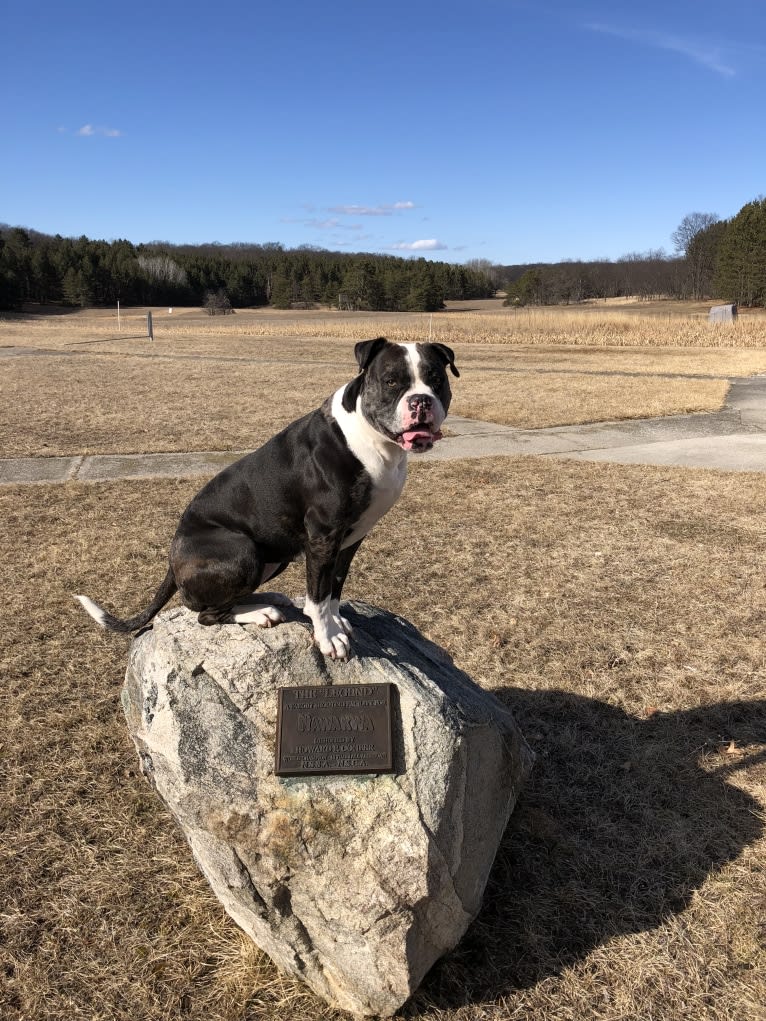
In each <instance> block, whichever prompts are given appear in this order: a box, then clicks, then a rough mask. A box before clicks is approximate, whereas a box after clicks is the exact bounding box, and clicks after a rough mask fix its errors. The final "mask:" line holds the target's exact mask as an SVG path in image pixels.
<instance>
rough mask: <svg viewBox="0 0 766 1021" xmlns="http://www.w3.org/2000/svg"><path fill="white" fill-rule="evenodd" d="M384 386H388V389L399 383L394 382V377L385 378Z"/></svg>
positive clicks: (393, 388) (392, 388) (394, 387)
mask: <svg viewBox="0 0 766 1021" xmlns="http://www.w3.org/2000/svg"><path fill="white" fill-rule="evenodd" d="M386 386H387V387H388V389H389V390H395V389H396V388H397V386H399V384H398V383H397V382H396V380H395V379H387V380H386Z"/></svg>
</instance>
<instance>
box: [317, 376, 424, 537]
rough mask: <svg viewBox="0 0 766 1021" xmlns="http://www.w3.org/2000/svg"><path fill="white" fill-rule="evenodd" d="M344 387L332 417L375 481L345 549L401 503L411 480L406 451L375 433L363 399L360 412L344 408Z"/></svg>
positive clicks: (334, 406)
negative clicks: (364, 412) (406, 483)
mask: <svg viewBox="0 0 766 1021" xmlns="http://www.w3.org/2000/svg"><path fill="white" fill-rule="evenodd" d="M344 389H345V387H341V388H340V389H339V390H337V391H336V392H335V394H334V395H333V399H332V414H333V418H334V419H335V421H336V422H337V423H338V425H339V426H340V429H341V432H342V433H343V435H344V436H345V438H346V443H348V446H349V450H350V451H351V452H352V453H353V454H355V455H356V457H358V458H359V460H360V461H361V462H362V464H363V465H364V468H365V470H366V471H367V474H368V475H369V476H370V479H371V481H372V493H371V494H370V505H369V507H368V508H367V509H366V510H365V512H364V513H363V514H362V516H361V517H360V518H359V520H358V521H357V522H356V524H355V525H354V528H353V529H352V531H351V532H350V533H349V535H347V536H346V538H345V539H344V542H343V548H344V549H345V548H346V547H347V546H351V545H352V544H353V543H355V542H358V541H359V540H360V539H363V538H364V536H365V535H367V533H368V532H369V531H370V529H371V528H372V527H373V526H374V525H375V524H376V523H377V522H378V521H379V520H380V519H381V518H382V517H383V515H384V514H385V513H386V512H387V511H389V510H390V509H391V508H392V507H393V505H394V504H395V503H396V501H397V500H398V499H399V497H400V496H401V493H402V489H403V488H404V483H405V481H406V478H407V454H406V452H405V451H404V450H402V448H401V447H400V446H399V445H398V444H397V443H394V441H393V440H389V439H388V437H387V436H383V435H382V433H379V432H378V431H377V429H373V427H372V426H371V425H370V423H369V422H368V421H367V419H366V418H365V417H364V415H363V414H362V411H361V407H360V402H361V398H359V399H358V400H357V404H356V411H346V409H345V408H344V407H343V391H344Z"/></svg>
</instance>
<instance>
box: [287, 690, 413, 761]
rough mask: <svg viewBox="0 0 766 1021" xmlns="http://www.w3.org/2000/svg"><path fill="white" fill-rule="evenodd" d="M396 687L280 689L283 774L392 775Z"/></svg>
mask: <svg viewBox="0 0 766 1021" xmlns="http://www.w3.org/2000/svg"><path fill="white" fill-rule="evenodd" d="M391 687H392V685H391V684H334V685H326V684H321V685H319V684H318V685H316V686H312V687H307V688H279V689H278V691H277V695H278V703H277V755H276V759H277V762H276V768H275V770H274V772H275V773H276V775H277V776H310V775H314V776H316V775H322V774H327V775H335V774H336V773H391V772H393V768H394V763H393V752H392V744H391Z"/></svg>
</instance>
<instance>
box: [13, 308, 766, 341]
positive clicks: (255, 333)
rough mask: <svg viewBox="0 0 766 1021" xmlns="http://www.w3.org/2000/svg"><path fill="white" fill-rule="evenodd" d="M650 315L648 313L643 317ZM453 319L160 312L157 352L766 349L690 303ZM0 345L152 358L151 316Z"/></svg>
mask: <svg viewBox="0 0 766 1021" xmlns="http://www.w3.org/2000/svg"><path fill="white" fill-rule="evenodd" d="M642 307H643V308H644V309H645V311H642V310H641V309H642ZM471 308H472V303H465V304H464V306H463V309H464V310H461V309H460V308H453V309H452V310H450V311H446V312H435V313H433V315H431V314H430V313H414V312H410V313H400V312H389V313H384V312H356V313H347V312H331V311H326V310H317V311H307V312H278V311H275V310H271V309H259V310H248V309H245V310H242V311H240V312H238V313H237V314H236V315H233V316H218V317H212V318H211V317H210V316H206V315H204V314H203V313H201V312H200V311H199V310H197V309H175V310H174V311H173V314H172V315H168V312H167V309H155V310H154V313H155V318H154V330H155V337H156V341H157V344H161V345H163V346H165V345H168V344H171V345H172V344H177V345H184V344H187V343H192V344H193V343H198V342H199V339H200V337H205V338H211V339H212V338H218V339H225V340H226V343H227V346H228V345H236V344H237V343H239V342H241V341H245V342H246V343H247V342H249V341H251V340H252V338H259V337H263V338H267V339H268V338H278V337H282V338H286V339H289V338H319V337H323V338H335V339H347V340H350V339H355V340H358V339H359V338H360V337H364V336H369V337H374V336H376V335H378V334H382V335H384V336H387V337H389V339H390V340H395V341H422V340H424V339H428V336H429V334H432V337H433V339H434V340H440V341H442V342H444V343H447V344H451V345H455V344H502V345H512V346H519V345H522V346H529V345H532V346H539V345H565V346H574V347H578V346H586V347H618V348H619V347H650V348H652V347H653V348H658V347H659V348H667V347H670V348H689V347H692V348H711V349H724V350H736V349H743V350H752V349H757V348H766V315H764V314H763V312H761V311H758V312H750V313H748V314H746V315H741V316H740V317H739V319H738V320H737V322H736V323H735V324H734V325H732V326H729V325H720V324H711V323H708V322H707V319H706V317H705V316H704V315H703V314H701V313H700V311H699V309H700V306H698V305H695V304H693V303H684V302H662V303H646V304H644V303H640V304H638V305H635V304H634V305H623V306H619V305H611V304H610V305H601V304H600V303H592V304H588V305H586V306H583V307H574V306H568V307H561V308H544V309H537V308H524V309H503V308H502V307H501V306H500V304H499V302H497V303H495V306H494V308H490V309H486V308H484V309H482V310H480V311H471V310H470V309H471ZM0 326H1V327H2V329H0V343H2V344H7V343H15V344H23V343H27V341H25V340H24V338H25V337H26V336H28V335H31V334H33V333H34V335H35V338H36V339H35V340H34V341H33V342H34V343H35V345H36V346H41V343H43V342H44V345H45V346H50V347H66V346H70V345H72V344H73V343H79V344H82V342H83V339H84V338H83V330H85V331H86V338H85V339H87V341H88V343H89V344H92V345H94V346H96V347H98V348H100V349H106V348H108V349H111V350H116V349H122V350H145V349H146V346H147V344H148V341H147V340H146V318H145V314H140V313H138V312H137V311H136V310H129V311H128V312H127V313H126V314H124V315H123V330H122V333H121V334H120V333H118V331H117V319H116V316H115V312H114V310H111V311H109V310H103V311H101V312H98V313H94V312H93V311H90V310H89V311H88V312H83V313H79V314H78V313H73V314H69V315H57V316H49V317H37V316H13V315H6V316H5V317H4V320H3V322H2V323H0Z"/></svg>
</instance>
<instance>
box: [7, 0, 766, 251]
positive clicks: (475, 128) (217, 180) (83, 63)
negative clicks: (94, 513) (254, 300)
mask: <svg viewBox="0 0 766 1021" xmlns="http://www.w3.org/2000/svg"><path fill="white" fill-rule="evenodd" d="M2 25H3V31H2V38H1V39H0V75H1V76H2V79H3V83H2V84H3V96H4V103H3V113H2V123H3V132H2V134H3V150H4V152H3V158H2V160H0V222H6V223H11V224H20V225H24V226H28V227H33V228H35V229H37V230H41V231H45V232H49V233H60V234H63V235H80V234H86V235H88V236H89V237H95V238H107V239H111V238H118V237H125V238H128V239H130V240H131V241H134V242H140V241H150V240H155V239H162V240H168V241H173V242H203V241H220V242H230V241H254V242H266V241H280V242H282V243H283V244H285V245H287V246H289V247H293V246H297V245H301V244H311V245H319V246H322V247H326V248H331V249H339V250H346V251H372V252H392V253H398V254H405V255H406V254H409V253H414V254H416V255H425V256H426V257H430V258H438V259H444V260H446V261H450V262H464V261H466V260H468V259H473V258H481V259H489V260H491V261H493V262H500V263H518V262H534V261H557V260H559V259H566V258H585V259H591V258H599V257H606V258H618V257H619V256H621V255H623V254H625V253H627V252H635V251H646V250H648V249H656V248H660V247H664V248H665V249H667V250H671V249H672V244H671V242H670V234H671V232H672V231H673V230H674V228H675V227H676V226H677V225H678V223H679V222H680V220H681V219H682V217H683V216H684V215H685V214H686V213H689V212H693V211H701V212H713V213H717V214H718V215H719V216H722V217H727V216H731V215H732V214H734V213H736V212H737V211H738V209H739V208H740V207H741V206H742V205H743V204H744V203H745V202H748V201H750V200H751V199H753V198H755V197H756V196H758V195H760V194H762V193H763V192H764V191H766V179H765V174H764V172H765V171H766V131H764V97H766V4H764V3H763V2H762V0H729V2H728V3H726V4H721V3H719V2H718V0H696V2H691V0H680V2H674V0H665V2H663V3H659V2H655V0H647V2H644V3H636V2H633V3H626V2H623V0H594V2H591V3H582V4H580V3H578V2H574V3H564V2H548V0H541V2H531V0H529V2H527V0H518V2H516V0H473V2H472V3H469V2H465V0H464V2H461V3H455V2H453V0H440V2H433V0H409V2H402V0H387V2H385V3H374V4H373V3H369V2H367V0H356V2H346V0H337V2H336V0H324V2H322V3H318V2H317V3H308V2H305V0H291V2H281V3H280V2H279V0H269V2H261V0H251V2H249V3H245V2H241V0H218V2H217V3H215V4H212V3H206V4H202V3H199V2H197V0H187V2H184V3H180V2H178V0H169V2H163V0H155V2H154V3H147V2H145V0H135V2H133V3H131V4H118V3H110V2H109V0H99V2H97V3H96V2H82V0H74V2H73V3H70V4H64V3H60V2H56V3H51V2H49V0H45V2H41V3H36V2H34V0H6V3H5V5H4V12H3V17H2Z"/></svg>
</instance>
